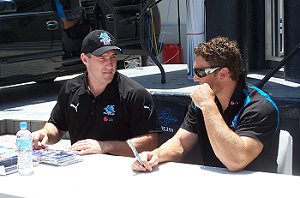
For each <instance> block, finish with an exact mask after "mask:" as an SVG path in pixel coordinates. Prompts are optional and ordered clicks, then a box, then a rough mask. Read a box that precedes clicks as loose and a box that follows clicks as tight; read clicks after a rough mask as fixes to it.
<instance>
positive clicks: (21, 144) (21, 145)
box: [16, 138, 32, 149]
mask: <svg viewBox="0 0 300 198" xmlns="http://www.w3.org/2000/svg"><path fill="white" fill-rule="evenodd" d="M16 144H17V148H18V149H30V148H32V140H31V139H21V138H20V139H17V141H16Z"/></svg>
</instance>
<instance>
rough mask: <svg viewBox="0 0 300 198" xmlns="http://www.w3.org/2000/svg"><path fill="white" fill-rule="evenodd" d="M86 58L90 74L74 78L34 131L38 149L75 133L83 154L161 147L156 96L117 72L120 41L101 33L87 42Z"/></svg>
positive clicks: (77, 147) (76, 147)
mask: <svg viewBox="0 0 300 198" xmlns="http://www.w3.org/2000/svg"><path fill="white" fill-rule="evenodd" d="M81 52H82V53H81V55H80V58H81V60H82V62H83V63H84V64H85V65H86V69H87V72H86V73H84V74H82V75H80V76H78V77H76V78H74V79H71V80H69V81H68V82H67V83H66V84H65V85H64V86H63V87H62V88H61V90H60V93H59V96H58V100H57V103H56V105H55V107H54V108H53V110H52V112H51V116H50V119H49V121H48V122H47V123H46V124H45V126H44V127H43V128H42V129H41V130H38V131H36V132H34V133H33V146H34V148H35V149H39V148H44V147H45V146H46V144H54V143H56V142H58V141H59V140H60V139H61V138H62V137H63V136H64V134H65V132H69V135H70V140H71V144H72V146H71V148H70V149H71V150H74V151H78V152H79V154H82V155H83V154H91V153H110V154H114V155H124V156H133V154H132V151H131V150H130V147H129V146H128V144H127V142H126V140H128V139H132V142H133V144H134V146H136V148H137V150H138V151H144V150H152V149H154V148H156V147H157V132H159V131H160V126H159V124H158V119H157V116H156V110H155V107H154V102H153V100H152V97H151V95H150V93H149V92H148V91H147V90H146V89H145V88H143V87H142V86H141V85H139V84H138V83H137V82H135V81H133V80H132V79H130V78H128V77H126V76H124V75H122V74H120V73H119V72H118V71H117V54H118V53H121V49H120V48H119V47H117V46H116V40H115V38H114V37H113V36H112V35H111V34H110V33H109V32H107V31H104V30H95V31H92V32H90V33H89V34H88V35H87V36H86V37H85V39H84V40H83V43H82V47H81Z"/></svg>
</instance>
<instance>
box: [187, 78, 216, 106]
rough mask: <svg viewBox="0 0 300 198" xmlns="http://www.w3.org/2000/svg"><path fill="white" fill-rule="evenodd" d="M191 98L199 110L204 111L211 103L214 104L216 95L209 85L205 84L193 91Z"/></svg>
mask: <svg viewBox="0 0 300 198" xmlns="http://www.w3.org/2000/svg"><path fill="white" fill-rule="evenodd" d="M191 98H192V100H193V102H194V103H195V105H196V106H197V107H198V108H200V109H203V108H205V107H206V106H207V105H209V104H211V102H213V103H214V101H215V93H214V91H213V90H212V89H211V88H210V86H209V85H208V84H207V83H204V84H202V85H198V86H197V87H196V88H195V89H194V90H193V91H192V93H191Z"/></svg>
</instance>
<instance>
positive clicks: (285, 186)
mask: <svg viewBox="0 0 300 198" xmlns="http://www.w3.org/2000/svg"><path fill="white" fill-rule="evenodd" d="M0 139H1V137H0ZM0 143H1V141H0ZM133 161H134V159H133V158H129V157H122V156H113V155H106V154H93V155H86V156H83V161H82V162H80V163H77V164H73V165H69V166H65V167H55V166H51V165H44V164H40V165H38V166H36V167H34V174H33V175H31V176H21V175H19V174H18V173H15V174H11V175H7V176H1V177H0V197H1V198H2V197H5V198H8V197H30V198H37V197H39V198H40V197H43V198H48V197H83V198H93V197H98V198H99V197H130V198H133V197H139V198H141V197H143V198H144V197H165V198H169V197H184V198H185V197H208V196H209V197H217V196H219V197H229V196H230V197H231V198H232V197H239V198H241V197H243V198H244V197H251V198H253V197H272V196H274V197H275V196H276V197H286V196H288V197H297V198H298V197H299V196H300V177H299V176H291V175H281V174H274V173H264V172H251V171H241V172H238V173H232V172H229V171H228V170H227V169H224V168H215V167H207V166H201V165H192V164H183V163H175V162H168V163H163V164H161V165H159V166H158V167H157V168H156V169H155V171H154V172H151V173H137V172H134V171H132V170H131V168H130V167H131V163H132V162H133Z"/></svg>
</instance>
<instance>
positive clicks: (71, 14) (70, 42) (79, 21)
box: [55, 0, 93, 59]
mask: <svg viewBox="0 0 300 198" xmlns="http://www.w3.org/2000/svg"><path fill="white" fill-rule="evenodd" d="M55 4H56V10H57V13H58V16H59V18H60V20H61V22H62V26H63V34H62V38H63V48H64V49H63V50H64V57H63V58H64V59H68V58H71V57H76V56H79V55H80V47H81V43H82V40H83V39H84V38H85V36H86V35H87V34H88V33H89V32H91V31H92V30H93V28H92V27H91V26H90V24H89V23H88V22H87V21H85V20H84V17H83V15H84V9H83V8H82V7H81V6H80V5H79V2H78V1H70V0H55Z"/></svg>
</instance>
